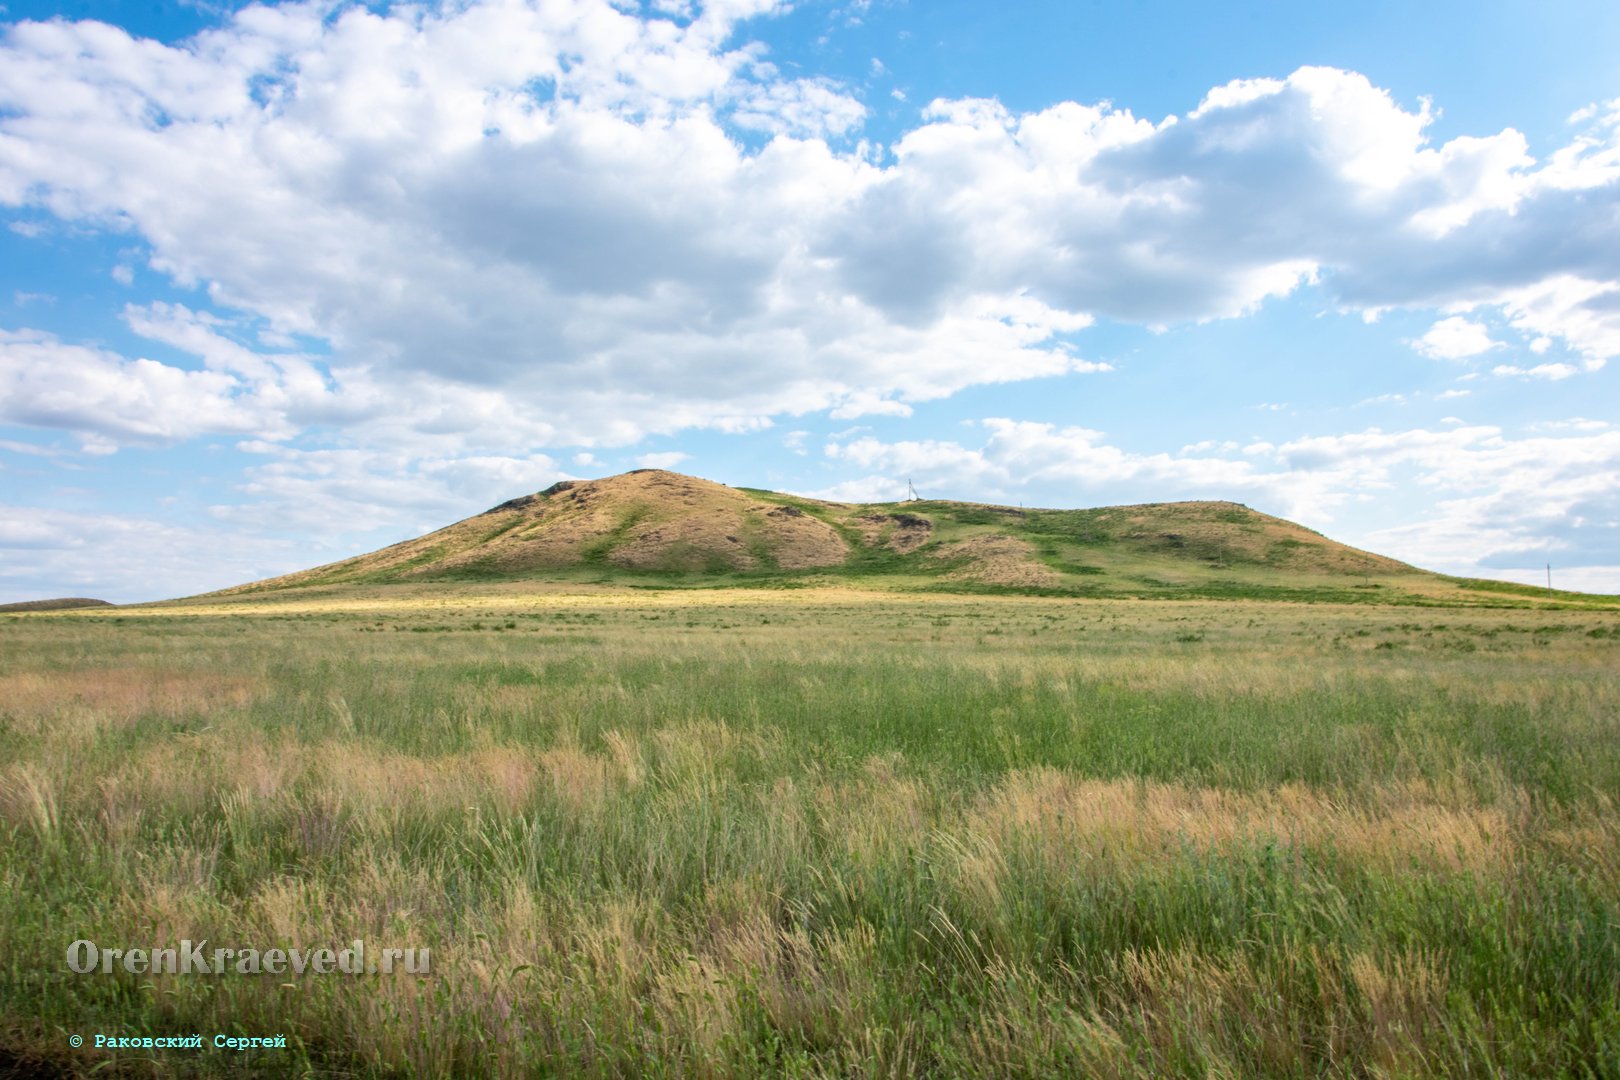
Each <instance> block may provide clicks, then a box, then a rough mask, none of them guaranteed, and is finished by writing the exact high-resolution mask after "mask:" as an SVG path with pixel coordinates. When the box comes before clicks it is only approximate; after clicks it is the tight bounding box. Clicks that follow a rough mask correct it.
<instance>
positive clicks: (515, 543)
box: [211, 469, 1598, 604]
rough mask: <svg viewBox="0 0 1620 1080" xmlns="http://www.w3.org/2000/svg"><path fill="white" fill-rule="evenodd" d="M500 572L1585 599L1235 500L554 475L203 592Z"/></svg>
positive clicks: (487, 576) (1424, 598)
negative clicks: (802, 492)
mask: <svg viewBox="0 0 1620 1080" xmlns="http://www.w3.org/2000/svg"><path fill="white" fill-rule="evenodd" d="M512 580H548V581H580V582H600V583H615V584H627V585H632V586H639V587H642V588H659V587H669V588H681V587H686V588H690V587H702V586H706V585H719V584H736V585H751V586H754V587H782V588H794V587H803V586H811V585H824V584H837V583H860V584H863V585H867V586H875V587H882V588H890V589H901V590H928V591H951V592H1014V593H1032V594H1039V595H1072V596H1142V597H1153V596H1163V597H1208V598H1212V599H1242V598H1257V599H1302V600H1336V601H1370V602H1397V603H1398V602H1414V603H1428V602H1436V601H1439V602H1447V603H1480V604H1498V603H1515V604H1517V603H1524V602H1527V601H1530V600H1540V601H1542V602H1546V601H1562V600H1570V601H1580V600H1583V599H1588V598H1584V597H1583V596H1582V594H1578V593H1552V592H1549V591H1548V590H1543V589H1532V588H1529V587H1525V586H1515V585H1505V584H1503V583H1500V582H1483V581H1471V580H1468V579H1459V578H1449V577H1444V576H1442V575H1439V574H1433V573H1429V572H1427V571H1424V570H1420V569H1417V568H1416V567H1413V566H1409V565H1407V564H1406V563H1402V562H1398V561H1396V560H1395V559H1390V558H1386V557H1385V556H1382V555H1376V554H1373V553H1371V552H1366V551H1360V550H1358V549H1356V548H1352V547H1348V546H1346V545H1344V544H1340V543H1337V542H1335V541H1333V540H1330V539H1328V538H1327V537H1325V536H1323V535H1322V534H1320V533H1317V532H1314V531H1312V530H1310V529H1307V528H1305V527H1303V526H1301V525H1297V524H1295V523H1293V522H1290V521H1285V520H1283V519H1282V518H1276V517H1272V516H1270V515H1268V514H1263V513H1260V512H1259V511H1256V510H1251V509H1249V508H1248V507H1246V506H1242V505H1239V504H1237V503H1230V502H1179V503H1147V504H1143V505H1139V506H1109V507H1100V508H1094V509H1083V510H1045V509H1024V508H1020V507H1009V506H993V505H985V504H979V503H968V502H952V501H943V500H930V501H910V502H902V503H875V504H860V505H856V504H848V503H835V502H825V501H822V500H817V499H810V498H803V497H799V496H794V495H784V494H780V493H777V492H771V491H763V490H757V489H753V488H732V487H726V486H725V485H723V484H717V483H713V482H711V481H708V480H701V479H698V478H696V477H692V476H684V475H681V474H679V473H673V472H666V471H663V470H658V469H638V470H635V471H633V472H629V473H624V474H622V475H619V476H610V477H607V478H605V479H601V480H590V481H564V482H562V483H558V484H554V485H552V486H551V487H549V488H547V489H546V490H544V491H540V492H536V493H534V494H532V495H524V496H521V497H519V498H515V499H512V500H510V501H508V502H504V503H501V504H500V505H499V506H496V507H493V508H491V509H489V510H487V511H485V512H484V513H482V514H479V515H477V516H475V517H470V518H467V519H466V520H464V521H459V522H456V523H455V524H454V525H450V526H447V527H446V528H443V529H439V530H438V531H436V532H432V533H429V534H427V535H426V536H422V537H418V538H416V539H414V540H406V541H404V542H402V543H399V544H394V545H392V546H390V547H386V548H383V549H382V550H380V551H375V552H372V553H370V554H368V555H360V556H357V557H355V558H352V559H345V560H343V561H341V562H335V563H331V564H329V565H326V566H319V567H315V568H314V569H311V570H304V571H300V572H298V573H294V574H288V575H286V576H283V577H278V578H272V579H269V580H267V581H260V582H255V583H253V584H249V585H243V586H238V587H237V588H234V589H227V590H224V592H223V593H215V594H211V595H213V596H216V597H217V596H222V595H242V594H248V593H265V592H271V591H281V590H288V589H299V588H305V587H316V586H322V587H331V586H344V585H380V584H390V583H412V582H416V583H428V582H447V583H448V582H477V581H512ZM1589 599H1592V600H1597V599H1598V598H1589Z"/></svg>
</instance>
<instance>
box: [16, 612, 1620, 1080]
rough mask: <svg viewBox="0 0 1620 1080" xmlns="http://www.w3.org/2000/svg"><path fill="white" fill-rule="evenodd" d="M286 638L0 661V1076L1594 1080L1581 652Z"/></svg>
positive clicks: (590, 629) (472, 621) (857, 640)
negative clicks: (362, 966)
mask: <svg viewBox="0 0 1620 1080" xmlns="http://www.w3.org/2000/svg"><path fill="white" fill-rule="evenodd" d="M644 584H648V585H651V583H650V582H645V583H644ZM314 595H315V596H317V599H313V600H310V601H308V602H306V603H300V602H298V600H297V598H296V597H294V596H287V595H279V596H277V597H276V598H274V599H273V600H266V601H265V602H263V603H262V604H260V605H258V606H248V605H244V606H243V607H242V608H241V610H239V611H238V612H237V613H235V614H230V613H226V612H224V611H223V609H219V608H203V607H196V608H191V609H176V608H169V609H164V608H152V609H144V610H143V611H141V612H140V613H136V612H130V611H118V612H113V611H106V612H101V611H97V612H84V613H66V614H60V615H28V616H12V617H7V618H0V1047H5V1048H9V1049H10V1050H11V1052H12V1053H13V1054H17V1055H21V1056H23V1057H24V1058H26V1059H28V1060H40V1061H47V1062H50V1063H53V1064H54V1065H56V1066H58V1067H60V1068H63V1069H66V1070H68V1071H71V1072H77V1073H84V1074H88V1073H90V1071H91V1070H100V1071H98V1072H97V1073H96V1075H107V1074H108V1073H109V1072H110V1073H111V1074H113V1075H123V1074H128V1075H152V1074H155V1073H161V1074H180V1075H185V1074H192V1075H225V1074H227V1073H228V1072H229V1071H230V1070H231V1069H232V1068H233V1066H235V1065H238V1064H241V1063H242V1062H241V1061H240V1060H239V1059H237V1058H230V1057H227V1056H225V1055H223V1054H222V1053H217V1052H214V1051H204V1052H201V1053H198V1052H167V1051H161V1052H127V1051H126V1052H119V1053H108V1052H107V1051H94V1050H92V1049H91V1048H83V1049H80V1050H78V1051H71V1050H69V1049H68V1048H67V1043H66V1038H67V1035H69V1034H71V1033H74V1032H79V1033H83V1034H86V1035H89V1034H92V1033H94V1032H98V1031H105V1032H115V1033H124V1034H145V1033H152V1034H162V1033H168V1032H183V1033H190V1032H192V1031H198V1032H203V1033H206V1034H209V1035H211V1034H212V1033H214V1032H224V1033H241V1034H250V1033H260V1032H270V1033H278V1032H279V1033H283V1034H286V1035H287V1036H288V1038H289V1042H291V1043H292V1044H293V1047H294V1048H293V1049H290V1050H288V1051H285V1052H280V1053H278V1054H275V1055H272V1054H270V1053H268V1052H266V1053H263V1054H261V1055H260V1056H258V1057H256V1058H253V1059H252V1061H251V1062H250V1064H251V1065H253V1066H255V1067H257V1068H259V1069H261V1070H263V1071H266V1072H268V1073H270V1074H272V1075H295V1074H296V1075H304V1074H306V1073H307V1072H309V1071H314V1072H318V1073H322V1074H327V1073H332V1074H337V1075H351V1076H464V1075H465V1076H471V1075H506V1076H531V1075H569V1076H573V1075H587V1076H589V1075H597V1076H738V1077H752V1076H759V1075H788V1076H845V1075H888V1076H912V1075H929V1076H941V1077H947V1076H948V1077H955V1076H984V1077H1002V1076H1020V1075H1022V1076H1077V1075H1078V1076H1141V1077H1150V1076H1153V1077H1157V1076H1186V1077H1205V1076H1208V1075H1223V1076H1224V1075H1230V1076H1279V1077H1284V1076H1286V1077H1296V1076H1297V1077H1305V1076H1312V1077H1314V1076H1344V1077H1363V1076H1386V1075H1387V1076H1437V1077H1439V1076H1460V1075H1477V1076H1555V1075H1558V1076H1577V1077H1579V1076H1590V1077H1602V1076H1611V1075H1616V1074H1617V1073H1620V824H1617V820H1620V819H1617V818H1616V816H1615V804H1614V800H1615V796H1616V794H1617V792H1620V739H1617V738H1616V735H1617V734H1620V732H1617V731H1616V727H1617V725H1620V663H1617V660H1620V638H1617V637H1616V636H1615V631H1616V629H1617V624H1616V623H1615V621H1614V616H1613V614H1612V613H1608V612H1606V613H1589V612H1583V611H1552V612H1548V611H1542V610H1537V611H1517V610H1491V609H1478V608H1467V609H1460V608H1454V609H1431V608H1423V609H1411V608H1399V609H1396V608H1383V607H1371V606H1368V605H1366V604H1354V605H1351V604H1334V603H1325V602H1324V603H1317V604H1314V605H1304V604H1260V603H1253V602H1246V601H1227V602H1220V603H1215V602H1207V601H1206V602H1192V601H1187V602H1180V603H1152V602H1139V603H1132V602H1123V601H1093V600H1073V599H1039V598H1008V597H995V596H964V595H956V596H945V595H924V596H914V597H902V596H896V595H885V594H876V593H871V592H867V593H859V592H853V591H848V590H840V591H823V590H814V589H809V590H804V591H802V592H795V593H793V594H790V595H776V594H773V593H770V592H766V591H763V590H758V589H749V590H738V589H732V590H681V591H666V590H662V589H659V588H650V589H648V590H647V591H638V592H634V593H630V592H624V591H619V592H602V591H598V592H596V593H586V592H579V591H574V592H570V591H568V590H567V589H553V590H551V591H550V592H548V593H544V594H539V595H536V594H533V593H526V592H524V591H523V590H522V589H519V588H514V587H508V588H507V589H506V591H505V592H501V593H488V594H479V593H478V592H476V591H475V587H474V586H464V587H461V588H459V589H456V590H454V591H449V592H447V591H446V590H444V589H439V590H437V591H435V590H432V589H427V588H415V589H397V590H394V591H390V590H388V589H379V590H377V591H376V593H375V595H376V599H374V600H360V599H355V598H353V594H347V595H348V597H349V598H348V599H346V598H345V596H346V594H342V593H328V594H314ZM322 596H324V599H321V598H319V597H322ZM413 631H414V632H413ZM80 937H84V938H90V939H93V940H95V941H97V942H100V943H103V944H113V945H137V946H139V945H145V944H150V943H153V942H154V941H156V942H160V943H173V942H174V941H178V939H180V938H182V937H191V938H193V939H195V938H198V937H208V938H210V939H211V940H212V941H215V942H218V943H230V944H242V945H255V946H258V947H260V948H265V947H271V946H276V945H279V944H283V943H285V944H289V945H295V946H320V945H325V944H333V945H342V944H345V943H346V942H347V941H348V940H349V939H351V938H353V937H362V938H364V939H365V940H366V941H367V945H368V948H370V947H396V946H397V947H403V946H427V947H430V948H431V949H432V957H433V973H432V975H431V976H430V977H427V978H418V977H415V976H400V975H396V976H377V977H362V978H353V977H340V976H327V977H314V976H307V975H306V976H304V977H301V978H294V979H281V978H276V977H271V976H238V975H222V976H212V977H200V976H189V977H188V976H172V977H171V976H164V977H159V978H151V977H142V976H134V975H127V974H117V975H105V976H102V975H97V976H77V975H70V974H68V973H67V972H66V968H65V961H64V955H63V954H64V950H65V948H66V946H67V945H68V943H69V942H71V941H72V940H74V939H76V938H80Z"/></svg>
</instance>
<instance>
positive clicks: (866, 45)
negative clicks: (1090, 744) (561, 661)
mask: <svg viewBox="0 0 1620 1080" xmlns="http://www.w3.org/2000/svg"><path fill="white" fill-rule="evenodd" d="M0 20H4V25H3V27H0V34H3V36H0V225H3V226H4V228H0V273H3V274H4V277H5V280H4V281H3V282H0V600H11V599H16V600H22V599H33V598H41V597H48V596H59V595H90V596H100V597H104V598H106V599H110V600H115V601H131V600H144V599H156V598H160V597H165V596H175V595H182V594H187V593H193V592H198V591H202V590H205V589H210V588H216V587H221V586H224V585H229V584H234V583H237V582H240V581H244V580H249V579H252V578H256V577H262V576H267V575H270V574H274V573H279V572H283V571H287V570H292V569H298V568H301V567H304V566H308V565H312V564H315V563H319V562H324V561H329V560H332V559H335V558H339V557H343V556H346V555H350V554H354V553H357V552H360V551H365V550H370V549H372V548H375V547H378V546H381V545H383V544H385V543H389V542H392V541H394V540H398V539H401V538H403V537H406V536H410V535H416V534H418V533H420V532H423V531H427V530H429V529H432V528H435V527H438V526H440V525H443V524H446V523H448V522H450V521H453V520H456V519H459V518H461V517H465V516H467V515H468V514H472V513H476V512H478V511H480V510H482V509H484V508H486V507H488V506H490V505H493V504H494V503H496V502H500V501H502V500H504V499H507V498H510V497H512V496H513V495H516V494H520V493H524V492H528V491H533V490H536V489H538V488H540V487H543V486H545V485H547V484H549V483H551V482H552V481H554V480H556V479H560V478H564V477H593V476H601V475H606V474H609V473H613V472H618V471H621V470H623V469H628V468H634V467H638V466H645V465H655V466H662V467H670V468H675V469H679V470H681V471H684V472H689V473H693V474H696V475H700V476H705V477H709V478H711V479H715V480H719V481H722V482H725V483H731V484H737V485H746V486H763V487H772V488H777V489H780V490H790V491H796V492H802V493H807V494H817V495H822V496H825V497H831V498H842V499H850V500H867V499H873V500H877V499H892V498H897V497H899V496H901V495H902V494H903V493H904V491H905V484H906V482H907V480H908V479H909V480H912V481H914V482H915V484H916V486H917V488H918V489H919V490H920V491H921V492H922V493H923V494H924V495H927V496H931V497H942V498H959V499H974V500H986V501H998V502H1009V503H1011V502H1023V503H1025V504H1029V505H1047V506H1088V505H1100V504H1108V503H1125V502H1146V501H1159V500H1169V499H1184V498H1229V499H1235V500H1237V501H1240V502H1244V503H1247V504H1248V505H1251V506H1254V507H1256V508H1258V509H1261V510H1265V511H1267V512H1270V513H1275V514H1279V515H1282V516H1286V517H1290V518H1293V519H1295V520H1298V521H1301V522H1303V523H1305V524H1307V525H1310V526H1311V527H1314V528H1317V529H1320V530H1322V531H1323V532H1326V533H1328V534H1329V535H1331V536H1334V537H1335V538H1338V539H1341V540H1345V541H1347V542H1350V543H1354V544H1357V545H1359V546H1363V547H1367V548H1371V549H1374V550H1377V551H1380V552H1384V553H1387V554H1391V555H1394V556H1397V557H1400V558H1404V559H1407V560H1409V561H1411V562H1414V563H1417V564H1418V565H1421V566H1425V567H1428V568H1432V569H1437V570H1443V571H1447V572H1454V573H1466V574H1475V575H1480V576H1489V577H1500V578H1506V579H1513V580H1522V581H1534V582H1539V581H1542V580H1544V577H1545V569H1544V567H1545V566H1546V564H1548V563H1551V564H1552V567H1553V576H1554V583H1555V584H1557V585H1560V586H1564V587H1571V588H1587V589H1593V590H1599V591H1620V409H1617V408H1616V405H1617V404H1620V393H1617V385H1616V379H1617V378H1620V375H1617V372H1620V363H1615V362H1612V361H1614V359H1615V357H1616V355H1617V354H1620V67H1617V66H1616V65H1615V64H1614V63H1613V57H1614V56H1616V55H1620V8H1617V7H1616V6H1615V5H1613V4H1607V3H1551V4H1545V5H1539V6H1537V7H1535V8H1532V7H1530V6H1529V5H1519V4H1505V3H1484V4H1480V3H1470V4H1460V3H1456V4H1449V3H1435V4H1423V5H1413V4H1395V3H1385V4H1362V5H1355V6H1354V9H1353V11H1352V9H1351V8H1350V7H1349V6H1345V7H1343V8H1339V7H1336V6H1332V5H1298V4H1282V3H1277V4H1234V5H1219V6H1217V5H1207V4H1145V3H1110V4H1103V3H1066V4H1025V5H1021V6H1019V7H1018V8H1017V9H1015V12H1014V13H1012V14H1009V12H1008V10H1007V9H994V8H991V7H987V6H985V5H982V4H970V3H929V4H907V3H885V2H881V0H871V2H870V3H850V2H841V3H799V4H795V5H791V6H790V5H780V4H772V3H771V2H770V0H726V2H725V3H720V4H711V5H700V4H694V3H686V2H683V0H668V2H656V3H651V4H646V5H642V6H637V5H635V4H631V3H618V4H609V3H605V2H585V0H566V2H557V3H550V2H548V3H544V4H526V3H522V2H518V0H490V2H484V0H466V2H461V3H457V4H453V5H443V6H440V5H436V4H419V5H414V6H407V5H390V4H386V3H372V4H368V5H357V4H342V3H314V4H271V5H256V6H252V7H230V6H221V5H212V4H209V5H204V4H190V3H174V2H165V0H159V2H156V3H154V2H151V0H143V2H127V3H125V2H118V3H81V4H69V5H49V4H37V3H18V2H15V0H8V2H7V3H6V6H5V7H4V8H3V10H0Z"/></svg>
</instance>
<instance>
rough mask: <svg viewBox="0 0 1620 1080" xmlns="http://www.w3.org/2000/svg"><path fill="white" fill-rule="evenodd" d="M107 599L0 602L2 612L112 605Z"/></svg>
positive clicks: (61, 598)
mask: <svg viewBox="0 0 1620 1080" xmlns="http://www.w3.org/2000/svg"><path fill="white" fill-rule="evenodd" d="M112 606H113V605H112V604H111V603H110V602H108V601H106V600H94V599H91V598H90V597H88V596H59V597H55V598H54V599H51V600H20V601H18V602H17V603H14V604H0V612H6V611H71V610H73V609H74V608H98V607H112Z"/></svg>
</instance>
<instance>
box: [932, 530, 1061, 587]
mask: <svg viewBox="0 0 1620 1080" xmlns="http://www.w3.org/2000/svg"><path fill="white" fill-rule="evenodd" d="M929 558H930V559H934V560H937V561H939V562H957V561H959V560H964V559H965V560H967V561H966V562H965V563H964V564H963V565H962V566H959V567H957V568H956V569H955V570H952V571H951V572H950V573H948V574H946V575H945V577H946V579H947V580H949V581H981V582H985V583H986V584H991V585H1017V586H1028V587H1036V588H1040V587H1047V586H1054V585H1058V584H1061V583H1062V581H1063V579H1062V577H1060V576H1059V575H1058V573H1057V572H1056V571H1054V570H1052V569H1051V568H1050V567H1048V566H1044V565H1042V564H1041V563H1040V562H1038V561H1036V559H1035V550H1034V549H1033V548H1031V547H1030V546H1029V545H1028V544H1026V543H1025V542H1024V541H1022V540H1019V539H1018V538H1017V537H1013V536H1005V535H1002V534H1000V533H996V534H992V535H990V536H975V537H972V538H971V539H968V540H958V541H956V542H955V543H952V544H943V545H941V546H940V547H939V548H938V549H936V550H935V551H934V552H931V553H930V554H929Z"/></svg>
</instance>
